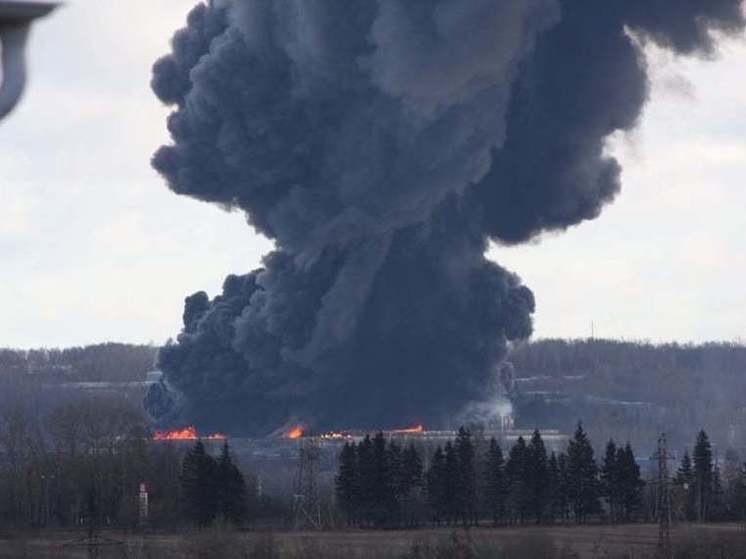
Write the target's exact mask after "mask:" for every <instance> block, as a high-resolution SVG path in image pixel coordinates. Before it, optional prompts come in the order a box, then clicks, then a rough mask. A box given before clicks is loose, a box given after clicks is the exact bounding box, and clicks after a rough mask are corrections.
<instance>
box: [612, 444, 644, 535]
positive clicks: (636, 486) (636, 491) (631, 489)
mask: <svg viewBox="0 0 746 559" xmlns="http://www.w3.org/2000/svg"><path fill="white" fill-rule="evenodd" d="M616 463H617V472H618V474H617V475H618V484H619V489H618V491H617V498H618V508H619V514H620V515H621V517H622V519H623V520H624V521H626V522H629V521H631V520H633V518H634V517H635V516H636V515H637V514H638V512H639V510H640V507H641V505H642V491H643V488H644V487H645V482H644V481H643V480H642V477H641V476H640V466H639V465H638V464H637V460H635V453H634V452H633V451H632V446H631V445H630V444H629V443H627V444H626V445H625V446H624V448H619V449H617V458H616Z"/></svg>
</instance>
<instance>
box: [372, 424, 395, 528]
mask: <svg viewBox="0 0 746 559" xmlns="http://www.w3.org/2000/svg"><path fill="white" fill-rule="evenodd" d="M372 442H373V449H372V455H371V458H372V461H373V467H372V475H373V478H372V480H371V487H370V489H371V490H372V493H373V494H372V497H373V500H372V502H371V504H372V521H373V523H374V524H375V525H376V526H385V525H387V524H388V523H389V521H390V520H393V519H392V513H393V511H394V509H395V503H396V496H395V495H394V488H395V484H396V481H395V472H394V469H393V468H392V466H391V454H390V451H389V450H390V449H389V448H387V446H386V439H385V438H384V436H383V433H378V434H376V436H375V437H374V438H373V441H372Z"/></svg>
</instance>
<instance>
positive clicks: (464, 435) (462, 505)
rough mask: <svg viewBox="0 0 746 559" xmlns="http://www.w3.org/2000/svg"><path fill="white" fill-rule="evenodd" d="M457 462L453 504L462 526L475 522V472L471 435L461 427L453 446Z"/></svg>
mask: <svg viewBox="0 0 746 559" xmlns="http://www.w3.org/2000/svg"><path fill="white" fill-rule="evenodd" d="M454 449H455V451H456V457H457V460H458V474H457V477H456V492H455V493H456V494H455V504H456V512H457V515H458V516H459V517H460V518H461V521H462V522H463V524H464V525H467V524H476V521H477V508H476V504H477V472H476V463H475V460H476V458H475V451H474V444H473V442H472V439H471V433H470V432H469V431H468V430H467V429H465V428H463V427H461V428H460V429H459V430H458V435H457V437H456V443H455V446H454Z"/></svg>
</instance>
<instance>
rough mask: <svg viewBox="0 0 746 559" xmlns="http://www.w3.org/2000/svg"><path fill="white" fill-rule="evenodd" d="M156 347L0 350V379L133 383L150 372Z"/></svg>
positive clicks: (47, 381) (99, 346) (94, 346)
mask: <svg viewBox="0 0 746 559" xmlns="http://www.w3.org/2000/svg"><path fill="white" fill-rule="evenodd" d="M157 351H158V348H157V347H154V346H150V345H130V344H119V343H105V344H97V345H89V346H85V347H71V348H67V349H33V350H17V349H0V376H11V375H33V376H35V377H38V378H40V379H41V380H43V382H45V383H55V382H132V381H142V380H145V375H146V373H147V372H148V371H150V370H152V369H153V364H154V362H155V356H156V353H157Z"/></svg>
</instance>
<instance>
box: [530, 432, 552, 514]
mask: <svg viewBox="0 0 746 559" xmlns="http://www.w3.org/2000/svg"><path fill="white" fill-rule="evenodd" d="M526 457H527V464H526V465H527V472H526V474H527V475H526V477H527V485H528V487H527V489H528V498H529V502H530V510H531V514H533V515H534V517H535V518H536V522H537V524H538V523H540V522H541V521H542V519H543V517H544V511H545V509H546V506H547V501H548V492H549V470H548V466H547V460H548V459H547V450H546V447H545V446H544V441H543V440H542V438H541V433H539V430H538V429H537V430H535V431H534V434H533V436H532V437H531V442H530V443H529V445H528V449H527V455H526Z"/></svg>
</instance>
